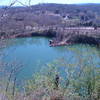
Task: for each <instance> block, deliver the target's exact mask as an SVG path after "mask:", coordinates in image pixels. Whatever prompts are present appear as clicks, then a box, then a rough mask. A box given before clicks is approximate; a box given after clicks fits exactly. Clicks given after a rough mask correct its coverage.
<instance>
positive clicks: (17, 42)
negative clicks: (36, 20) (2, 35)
mask: <svg viewBox="0 0 100 100" xmlns="http://www.w3.org/2000/svg"><path fill="white" fill-rule="evenodd" d="M8 42H9V43H8V45H7V47H6V48H4V49H3V52H5V54H7V56H6V58H4V59H3V60H5V61H6V62H13V61H17V62H21V63H22V64H23V66H24V67H23V70H22V71H20V72H19V73H18V74H17V77H18V79H19V80H22V79H28V78H31V77H32V75H33V74H34V73H36V72H38V71H39V70H40V69H42V67H43V65H44V64H46V63H50V62H52V61H54V60H55V59H60V58H64V59H67V60H68V61H69V62H71V63H77V62H78V60H77V57H82V59H85V58H88V57H90V56H92V58H93V59H92V60H93V61H94V62H99V57H100V52H99V49H98V48H96V47H93V46H92V47H91V46H89V45H82V44H79V45H72V46H61V47H49V45H48V43H49V42H48V38H43V37H33V38H22V39H21V38H20V39H11V40H8ZM62 70H63V69H62Z"/></svg>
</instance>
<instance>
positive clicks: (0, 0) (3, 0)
mask: <svg viewBox="0 0 100 100" xmlns="http://www.w3.org/2000/svg"><path fill="white" fill-rule="evenodd" d="M12 1H14V0H0V5H9V4H10V3H11V2H12ZM19 1H20V2H23V3H24V4H28V2H27V1H28V0H19ZM38 3H62V4H79V3H100V0H31V5H33V4H38ZM16 5H18V6H19V4H18V3H16Z"/></svg>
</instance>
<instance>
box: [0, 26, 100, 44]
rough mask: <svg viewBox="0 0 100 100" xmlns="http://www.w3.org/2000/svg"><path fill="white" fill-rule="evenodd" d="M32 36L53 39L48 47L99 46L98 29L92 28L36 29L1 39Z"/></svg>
mask: <svg viewBox="0 0 100 100" xmlns="http://www.w3.org/2000/svg"><path fill="white" fill-rule="evenodd" d="M32 36H47V37H53V39H52V40H51V41H50V46H61V45H70V44H74V43H87V44H94V45H99V44H100V28H97V29H94V28H93V27H71V28H68V27H67V28H61V27H59V28H57V27H53V28H50V27H45V28H44V27H38V28H35V30H31V31H27V32H24V33H18V34H13V35H10V36H2V37H1V38H6V37H7V38H19V37H32Z"/></svg>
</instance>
